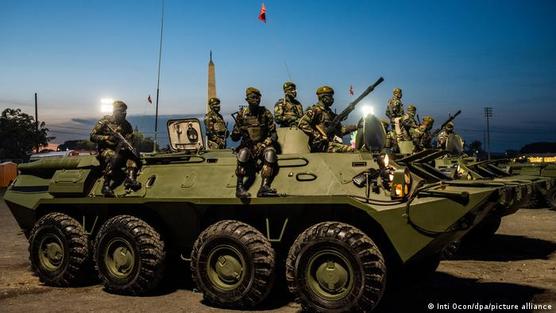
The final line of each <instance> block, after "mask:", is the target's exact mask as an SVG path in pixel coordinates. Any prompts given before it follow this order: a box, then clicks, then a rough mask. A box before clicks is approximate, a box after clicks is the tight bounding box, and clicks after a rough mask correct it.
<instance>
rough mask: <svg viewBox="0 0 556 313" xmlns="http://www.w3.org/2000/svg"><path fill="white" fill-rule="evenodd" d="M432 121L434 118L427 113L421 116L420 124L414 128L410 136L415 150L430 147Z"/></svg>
mask: <svg viewBox="0 0 556 313" xmlns="http://www.w3.org/2000/svg"><path fill="white" fill-rule="evenodd" d="M433 123H434V119H433V118H432V117H431V116H428V115H427V116H425V117H423V122H422V123H421V125H419V127H417V128H415V129H414V131H413V134H412V136H411V137H412V138H413V144H414V145H415V150H416V151H420V150H423V149H429V148H432V136H431V132H430V131H431V129H432V125H433Z"/></svg>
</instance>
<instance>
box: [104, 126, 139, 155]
mask: <svg viewBox="0 0 556 313" xmlns="http://www.w3.org/2000/svg"><path fill="white" fill-rule="evenodd" d="M106 127H108V129H109V130H110V131H111V132H112V133H113V134H114V136H116V138H118V146H120V145H121V146H122V147H123V148H125V149H127V150H128V151H129V152H131V154H132V155H133V158H134V161H136V162H138V163H140V162H139V161H140V160H141V157H140V156H139V152H137V150H135V148H134V147H133V145H131V143H129V141H127V139H125V137H124V136H123V135H122V134H120V133H119V132H118V131H116V130H115V129H114V128H112V126H110V125H109V124H106ZM120 149H121V148H120Z"/></svg>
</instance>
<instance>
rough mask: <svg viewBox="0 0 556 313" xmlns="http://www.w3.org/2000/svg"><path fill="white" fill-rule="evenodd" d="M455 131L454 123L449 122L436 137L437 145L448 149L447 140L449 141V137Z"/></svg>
mask: <svg viewBox="0 0 556 313" xmlns="http://www.w3.org/2000/svg"><path fill="white" fill-rule="evenodd" d="M453 133H454V123H453V122H449V123H448V124H446V126H444V129H442V131H440V133H439V134H438V136H437V137H436V147H437V148H440V149H446V142H447V141H448V137H449V136H450V135H451V134H453Z"/></svg>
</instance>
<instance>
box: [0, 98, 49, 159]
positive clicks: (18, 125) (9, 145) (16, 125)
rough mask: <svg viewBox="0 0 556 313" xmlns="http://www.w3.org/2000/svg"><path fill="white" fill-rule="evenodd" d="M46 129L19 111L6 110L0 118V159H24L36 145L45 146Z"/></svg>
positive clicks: (46, 138)
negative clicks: (37, 125)
mask: <svg viewBox="0 0 556 313" xmlns="http://www.w3.org/2000/svg"><path fill="white" fill-rule="evenodd" d="M51 139H53V137H48V128H46V124H45V123H44V122H40V123H39V129H38V131H37V129H36V124H35V119H34V118H33V117H32V116H30V115H29V114H26V113H23V112H21V109H10V108H7V109H5V110H4V111H3V112H2V115H1V116H0V159H26V158H27V157H29V155H30V154H31V153H32V152H33V148H34V147H36V146H37V145H47V144H48V141H49V140H51Z"/></svg>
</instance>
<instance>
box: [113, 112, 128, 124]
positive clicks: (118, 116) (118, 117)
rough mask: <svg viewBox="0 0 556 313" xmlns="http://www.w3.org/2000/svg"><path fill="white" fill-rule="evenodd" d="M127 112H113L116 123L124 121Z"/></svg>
mask: <svg viewBox="0 0 556 313" xmlns="http://www.w3.org/2000/svg"><path fill="white" fill-rule="evenodd" d="M126 115H127V112H126V111H125V110H115V111H114V113H113V116H114V119H115V120H116V121H118V122H121V121H123V120H125V117H126Z"/></svg>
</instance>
